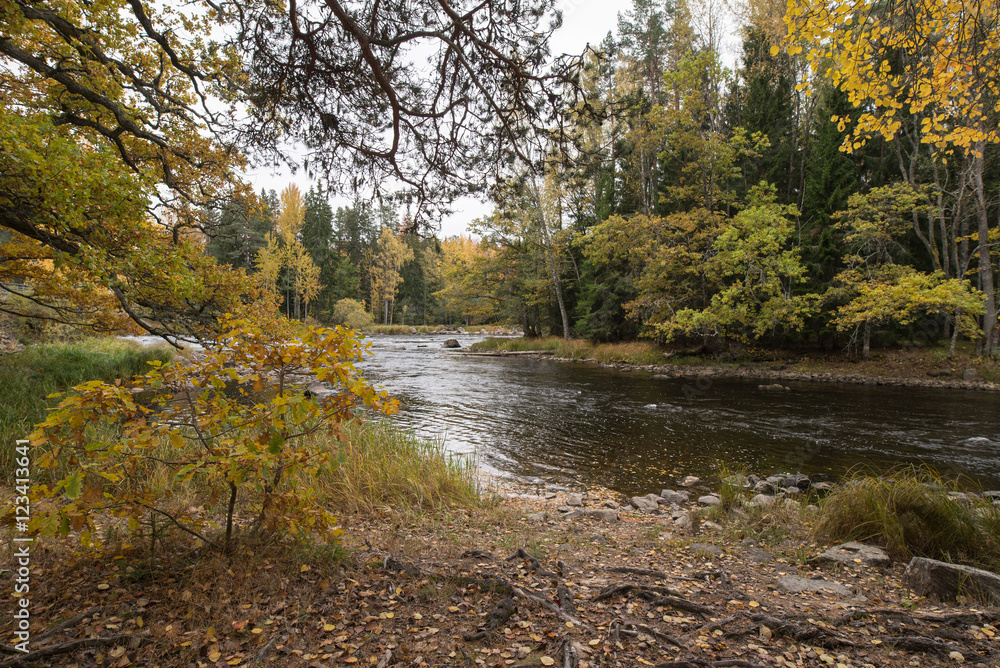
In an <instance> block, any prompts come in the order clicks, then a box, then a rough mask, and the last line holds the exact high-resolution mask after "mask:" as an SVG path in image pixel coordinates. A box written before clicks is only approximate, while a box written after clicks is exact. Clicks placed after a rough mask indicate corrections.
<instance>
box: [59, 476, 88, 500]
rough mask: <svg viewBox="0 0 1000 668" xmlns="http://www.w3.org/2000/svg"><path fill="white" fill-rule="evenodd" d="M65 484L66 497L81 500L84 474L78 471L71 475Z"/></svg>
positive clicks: (65, 480)
mask: <svg viewBox="0 0 1000 668" xmlns="http://www.w3.org/2000/svg"><path fill="white" fill-rule="evenodd" d="M63 482H64V483H65V487H64V491H65V494H66V496H67V497H69V498H70V499H79V498H80V493H81V492H82V485H81V483H82V482H83V472H82V471H77V472H75V473H71V474H70V475H69V476H67V477H66V478H65V479H64V480H63Z"/></svg>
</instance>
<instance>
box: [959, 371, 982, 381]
mask: <svg viewBox="0 0 1000 668" xmlns="http://www.w3.org/2000/svg"><path fill="white" fill-rule="evenodd" d="M962 380H964V381H965V382H967V383H968V382H971V381H974V380H979V372H978V371H976V370H975V369H971V368H970V369H966V370H965V371H963V372H962Z"/></svg>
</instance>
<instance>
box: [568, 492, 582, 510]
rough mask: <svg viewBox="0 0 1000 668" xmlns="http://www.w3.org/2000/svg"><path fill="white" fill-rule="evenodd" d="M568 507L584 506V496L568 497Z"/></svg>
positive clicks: (571, 495) (572, 495) (573, 495)
mask: <svg viewBox="0 0 1000 668" xmlns="http://www.w3.org/2000/svg"><path fill="white" fill-rule="evenodd" d="M566 505H567V506H573V507H574V508H580V507H581V506H583V495H582V494H570V495H569V496H568V497H566Z"/></svg>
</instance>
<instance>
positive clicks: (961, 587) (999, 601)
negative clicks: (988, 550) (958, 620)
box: [903, 557, 1000, 605]
mask: <svg viewBox="0 0 1000 668" xmlns="http://www.w3.org/2000/svg"><path fill="white" fill-rule="evenodd" d="M903 581H904V582H905V583H906V584H907V586H909V587H910V589H912V590H913V591H915V592H916V593H917V596H932V597H935V598H939V599H941V600H943V601H954V600H956V598H957V597H958V596H968V597H970V598H973V599H976V600H979V601H983V602H985V603H988V604H990V605H1000V575H997V574H996V573H993V572H990V571H986V570H983V569H981V568H973V567H972V566H963V565H960V564H947V563H945V562H943V561H937V560H935V559H926V558H924V557H913V559H911V560H910V564H909V565H908V566H907V567H906V570H905V571H904V572H903Z"/></svg>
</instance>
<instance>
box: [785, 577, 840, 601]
mask: <svg viewBox="0 0 1000 668" xmlns="http://www.w3.org/2000/svg"><path fill="white" fill-rule="evenodd" d="M778 589H780V590H781V591H784V592H788V593H789V594H802V593H807V592H818V593H821V594H837V595H838V596H854V592H852V591H851V590H850V589H848V588H847V587H845V586H844V585H842V584H838V583H836V582H830V581H829V580H807V579H806V578H803V577H799V576H798V575H786V576H785V577H783V578H778Z"/></svg>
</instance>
